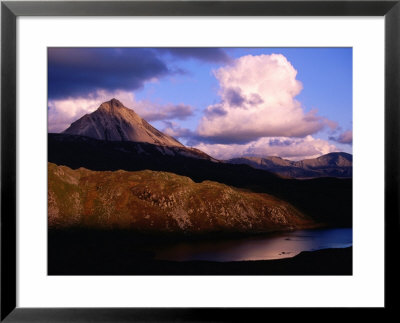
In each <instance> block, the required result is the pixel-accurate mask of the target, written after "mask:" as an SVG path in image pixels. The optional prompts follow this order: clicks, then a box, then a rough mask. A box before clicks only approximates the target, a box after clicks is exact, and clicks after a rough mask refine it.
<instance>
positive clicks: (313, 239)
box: [153, 228, 353, 261]
mask: <svg viewBox="0 0 400 323" xmlns="http://www.w3.org/2000/svg"><path fill="white" fill-rule="evenodd" d="M352 243H353V230H352V229H351V228H334V229H314V230H297V231H292V232H284V233H274V234H268V235H262V236H259V235H258V236H253V237H246V238H235V239H229V240H227V239H225V240H212V241H191V242H180V243H173V244H168V245H165V246H162V247H157V248H155V249H154V250H153V252H154V253H155V259H158V260H173V261H189V260H209V261H241V260H268V259H279V258H288V257H293V256H295V255H297V254H299V253H300V252H302V251H312V250H319V249H326V248H345V247H350V246H352Z"/></svg>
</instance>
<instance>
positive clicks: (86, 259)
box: [48, 247, 353, 276]
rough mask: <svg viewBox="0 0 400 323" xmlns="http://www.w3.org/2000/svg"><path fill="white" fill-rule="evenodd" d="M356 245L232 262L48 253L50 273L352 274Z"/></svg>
mask: <svg viewBox="0 0 400 323" xmlns="http://www.w3.org/2000/svg"><path fill="white" fill-rule="evenodd" d="M352 254H353V248H352V247H347V248H331V249H320V250H315V251H303V252H301V253H299V254H298V255H296V256H294V257H290V258H282V259H274V260H250V261H233V262H216V261H182V262H180V261H164V260H154V259H151V258H148V257H146V255H141V256H139V255H138V257H137V258H134V257H129V258H126V257H125V258H120V257H119V256H118V254H115V253H114V254H108V253H105V254H102V255H96V254H95V255H93V254H90V253H85V252H84V253H83V254H82V253H77V254H76V253H75V254H74V253H70V254H69V257H68V256H67V257H65V254H63V255H60V254H59V256H58V257H57V256H55V255H54V254H51V253H49V259H48V260H49V261H48V275H141V276H151V275H166V276H171V275H196V276H197V275H277V276H284V275H352V271H353V268H352V267H353V266H352V263H353V261H352Z"/></svg>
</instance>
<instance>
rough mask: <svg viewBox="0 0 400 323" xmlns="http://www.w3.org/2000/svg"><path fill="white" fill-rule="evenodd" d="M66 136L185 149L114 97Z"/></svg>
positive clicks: (70, 130)
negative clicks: (145, 143)
mask: <svg viewBox="0 0 400 323" xmlns="http://www.w3.org/2000/svg"><path fill="white" fill-rule="evenodd" d="M63 133H66V134H72V135H80V136H86V137H91V138H95V139H99V140H107V141H135V142H147V143H151V144H155V145H160V146H178V147H184V146H183V145H182V144H181V143H180V142H179V141H177V140H176V139H174V138H172V137H170V136H168V135H166V134H164V133H162V132H161V131H159V130H157V129H156V128H154V127H153V126H152V125H150V124H149V123H148V122H147V121H146V120H144V119H142V118H141V117H140V116H139V115H138V114H136V113H135V111H133V110H132V109H129V108H127V107H125V106H124V105H123V103H122V102H120V101H119V100H117V99H115V98H112V99H111V100H110V101H106V102H103V103H102V104H100V106H99V108H98V109H97V110H96V111H94V112H92V113H90V114H86V115H84V116H83V117H82V118H80V119H78V120H76V121H75V122H73V123H72V124H71V126H70V127H69V128H68V129H66V130H64V131H63Z"/></svg>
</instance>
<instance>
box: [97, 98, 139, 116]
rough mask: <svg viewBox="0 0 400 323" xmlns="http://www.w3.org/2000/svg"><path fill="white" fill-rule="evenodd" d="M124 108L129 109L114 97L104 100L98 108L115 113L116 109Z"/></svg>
mask: <svg viewBox="0 0 400 323" xmlns="http://www.w3.org/2000/svg"><path fill="white" fill-rule="evenodd" d="M122 108H125V109H127V108H126V107H125V106H124V105H123V103H122V102H121V101H119V100H117V99H115V98H112V99H111V100H110V101H106V102H103V103H102V104H100V106H99V108H98V110H103V111H107V112H111V113H114V112H115V111H116V110H118V109H122ZM132 112H134V111H133V110H132Z"/></svg>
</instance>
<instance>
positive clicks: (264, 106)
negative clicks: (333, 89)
mask: <svg viewBox="0 0 400 323" xmlns="http://www.w3.org/2000/svg"><path fill="white" fill-rule="evenodd" d="M214 75H215V77H216V78H217V80H218V82H219V86H220V90H219V95H220V98H221V101H220V102H218V103H216V104H213V105H210V106H208V107H207V108H206V110H205V113H204V116H203V117H202V119H201V120H200V123H199V126H198V129H197V132H198V134H199V136H201V137H203V138H204V139H205V140H206V141H208V142H212V143H220V144H232V143H237V144H240V143H247V142H251V141H254V140H257V139H259V138H262V137H299V138H300V137H305V136H307V135H311V134H314V133H316V132H318V131H320V130H322V129H323V128H325V127H330V128H332V129H334V128H335V127H336V126H337V125H336V123H335V122H332V121H330V120H328V119H326V118H324V117H322V116H320V115H318V111H317V110H311V111H308V112H306V111H305V109H304V108H303V106H302V105H301V103H300V102H299V101H297V100H296V99H295V97H296V96H297V95H298V94H299V93H300V92H301V90H302V84H301V82H300V81H298V80H297V79H296V76H297V71H296V69H295V68H294V67H293V66H292V65H291V64H290V62H289V61H288V60H287V59H286V57H284V56H283V55H280V54H272V55H258V56H252V55H247V56H242V57H240V58H238V59H236V60H235V61H234V62H233V63H231V64H229V65H226V66H224V67H221V68H219V69H218V70H216V71H215V72H214Z"/></svg>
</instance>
